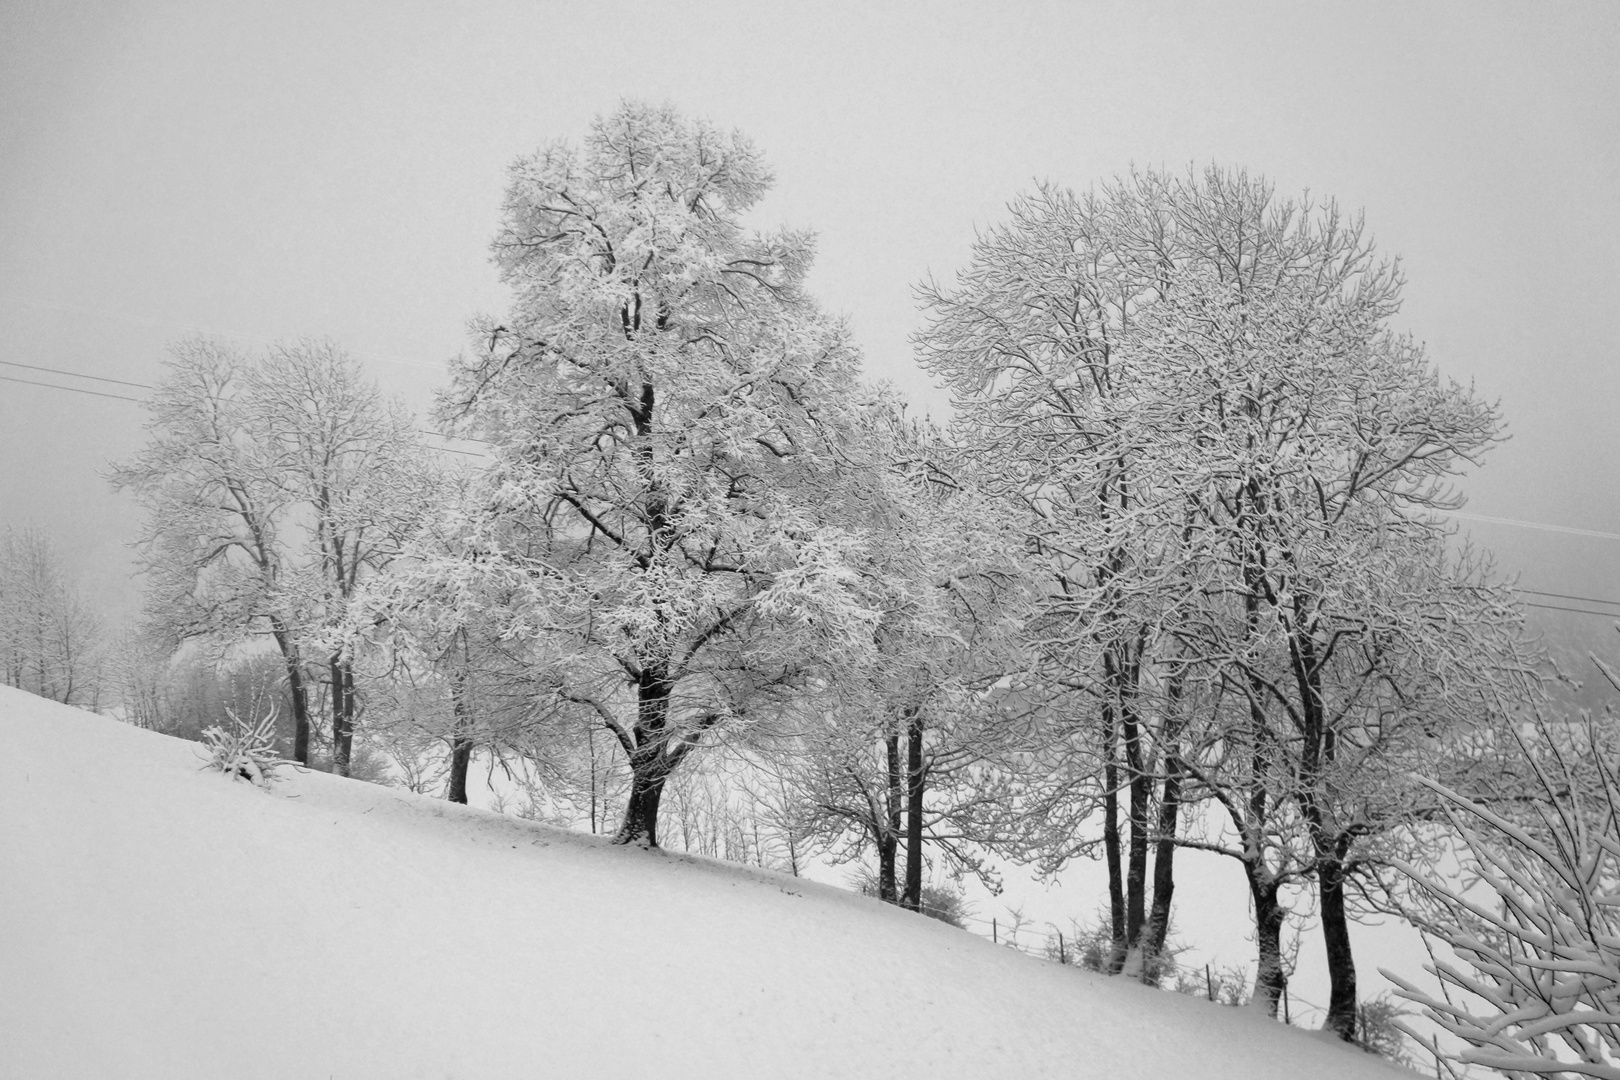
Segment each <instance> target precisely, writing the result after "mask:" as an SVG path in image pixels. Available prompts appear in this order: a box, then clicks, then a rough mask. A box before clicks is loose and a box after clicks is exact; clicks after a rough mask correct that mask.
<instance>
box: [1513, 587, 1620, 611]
mask: <svg viewBox="0 0 1620 1080" xmlns="http://www.w3.org/2000/svg"><path fill="white" fill-rule="evenodd" d="M1516 591H1518V592H1522V593H1529V594H1530V595H1531V596H1551V597H1554V598H1555V599H1558V600H1579V601H1580V602H1581V603H1583V604H1613V605H1614V606H1615V607H1620V600H1600V599H1599V598H1597V597H1595V596H1571V595H1569V594H1568V593H1561V592H1542V591H1541V590H1540V589H1518V590H1516Z"/></svg>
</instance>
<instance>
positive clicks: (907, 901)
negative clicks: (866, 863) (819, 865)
mask: <svg viewBox="0 0 1620 1080" xmlns="http://www.w3.org/2000/svg"><path fill="white" fill-rule="evenodd" d="M927 779H928V778H927V776H925V775H924V772H923V722H922V715H921V713H920V712H919V711H918V710H917V709H915V708H913V709H912V710H911V712H910V714H909V715H908V716H907V718H906V893H905V895H904V896H903V897H901V899H900V906H901V907H904V908H907V909H909V910H911V911H921V910H922V872H923V850H922V846H923V788H924V785H925V784H926V782H927Z"/></svg>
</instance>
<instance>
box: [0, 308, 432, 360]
mask: <svg viewBox="0 0 1620 1080" xmlns="http://www.w3.org/2000/svg"><path fill="white" fill-rule="evenodd" d="M0 300H9V301H11V302H12V303H16V304H27V305H28V306H30V307H38V308H49V309H54V310H56V311H70V312H80V313H82V314H86V315H100V316H101V317H103V318H107V319H123V320H124V321H126V322H133V323H144V324H145V325H147V326H166V327H169V328H171V329H174V330H184V331H185V332H186V333H189V334H212V335H215V336H218V337H230V338H237V339H239V340H247V341H258V342H264V343H267V344H273V343H274V341H275V340H276V339H273V338H267V337H265V336H264V335H262V334H244V333H241V332H239V331H235V330H216V329H211V328H209V327H206V326H194V325H190V324H187V323H178V322H171V321H168V320H165V319H151V318H147V317H145V316H142V315H130V314H128V313H127V312H122V311H108V310H107V309H105V308H92V307H83V306H81V305H75V304H57V303H52V302H51V301H49V300H39V299H36V298H34V297H30V296H18V295H17V294H16V293H0ZM345 351H346V352H348V353H349V354H350V355H351V356H363V357H367V358H369V359H372V360H381V361H382V362H383V363H385V364H401V365H404V366H405V367H418V368H423V369H425V370H428V371H442V370H443V365H440V364H429V363H426V362H424V361H422V360H407V359H405V358H404V357H402V356H389V355H387V354H385V353H374V352H361V351H359V350H356V349H348V350H345Z"/></svg>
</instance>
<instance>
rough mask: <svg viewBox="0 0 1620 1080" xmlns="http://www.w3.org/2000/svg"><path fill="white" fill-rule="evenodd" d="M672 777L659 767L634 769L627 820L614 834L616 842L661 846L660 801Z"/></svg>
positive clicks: (626, 805) (625, 818)
mask: <svg viewBox="0 0 1620 1080" xmlns="http://www.w3.org/2000/svg"><path fill="white" fill-rule="evenodd" d="M668 778H669V777H668V775H667V774H666V773H664V772H662V770H661V769H658V768H651V769H647V768H641V769H635V770H634V772H633V774H632V776H631V778H630V798H629V799H628V800H626V802H625V804H624V822H623V824H621V825H620V826H619V831H618V833H616V834H615V835H614V837H613V842H614V843H615V844H629V845H633V846H636V847H644V848H655V847H657V846H658V802H659V800H660V799H661V798H663V795H664V781H665V780H667V779H668Z"/></svg>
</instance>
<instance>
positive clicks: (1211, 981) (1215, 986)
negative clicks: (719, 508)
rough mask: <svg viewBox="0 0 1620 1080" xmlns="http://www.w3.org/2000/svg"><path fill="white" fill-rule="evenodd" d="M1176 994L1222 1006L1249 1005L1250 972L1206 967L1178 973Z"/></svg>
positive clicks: (1241, 969)
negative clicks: (1206, 1000) (1203, 999)
mask: <svg viewBox="0 0 1620 1080" xmlns="http://www.w3.org/2000/svg"><path fill="white" fill-rule="evenodd" d="M1176 993H1178V994H1187V995H1189V996H1191V997H1201V998H1207V999H1208V1000H1210V1001H1215V1002H1219V1003H1220V1004H1222V1005H1233V1006H1239V1005H1247V1004H1248V1003H1249V998H1250V989H1249V970H1248V968H1245V967H1242V966H1241V965H1240V966H1238V967H1212V966H1210V965H1207V964H1206V965H1205V966H1204V967H1201V968H1193V969H1192V970H1191V971H1185V972H1177V974H1176Z"/></svg>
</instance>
